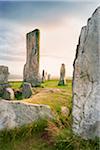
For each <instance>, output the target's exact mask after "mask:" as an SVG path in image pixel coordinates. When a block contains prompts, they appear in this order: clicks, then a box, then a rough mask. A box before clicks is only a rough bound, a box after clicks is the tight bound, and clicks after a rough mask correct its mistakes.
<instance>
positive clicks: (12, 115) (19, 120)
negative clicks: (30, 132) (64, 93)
mask: <svg viewBox="0 0 100 150" xmlns="http://www.w3.org/2000/svg"><path fill="white" fill-rule="evenodd" d="M47 118H49V119H50V118H52V114H51V110H50V107H49V106H48V105H38V104H30V103H24V102H18V101H6V100H0V130H3V129H12V128H14V127H21V126H23V125H27V124H30V123H33V122H34V121H37V120H39V119H47Z"/></svg>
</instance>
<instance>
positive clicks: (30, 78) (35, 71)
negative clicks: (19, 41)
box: [24, 29, 40, 87]
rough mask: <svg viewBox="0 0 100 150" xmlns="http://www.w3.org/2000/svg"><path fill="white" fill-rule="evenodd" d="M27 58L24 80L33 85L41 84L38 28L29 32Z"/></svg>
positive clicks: (27, 36)
mask: <svg viewBox="0 0 100 150" xmlns="http://www.w3.org/2000/svg"><path fill="white" fill-rule="evenodd" d="M26 40H27V59H26V64H25V66H24V81H25V82H29V83H31V85H32V86H33V87H35V86H39V85H40V79H39V57H40V56H39V44H40V31H39V30H38V29H36V30H34V31H32V32H30V33H27V35H26Z"/></svg>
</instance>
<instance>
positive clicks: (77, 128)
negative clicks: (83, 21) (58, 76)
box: [73, 7, 100, 139]
mask: <svg viewBox="0 0 100 150" xmlns="http://www.w3.org/2000/svg"><path fill="white" fill-rule="evenodd" d="M73 131H74V132H75V133H77V134H78V135H81V136H82V137H83V138H86V139H88V138H91V139H92V138H95V137H100V7H99V8H98V9H96V11H95V12H94V13H93V15H92V17H91V18H90V19H89V20H88V23H87V26H85V27H83V28H82V30H81V34H80V38H79V43H78V46H77V52H76V58H75V62H74V77H73Z"/></svg>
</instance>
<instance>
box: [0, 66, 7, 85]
mask: <svg viewBox="0 0 100 150" xmlns="http://www.w3.org/2000/svg"><path fill="white" fill-rule="evenodd" d="M8 75H9V73H8V67H6V66H0V84H4V83H8Z"/></svg>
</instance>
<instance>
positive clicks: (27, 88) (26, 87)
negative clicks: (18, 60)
mask: <svg viewBox="0 0 100 150" xmlns="http://www.w3.org/2000/svg"><path fill="white" fill-rule="evenodd" d="M31 95H32V87H31V84H30V83H27V82H25V83H24V84H23V87H22V98H30V97H31Z"/></svg>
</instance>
